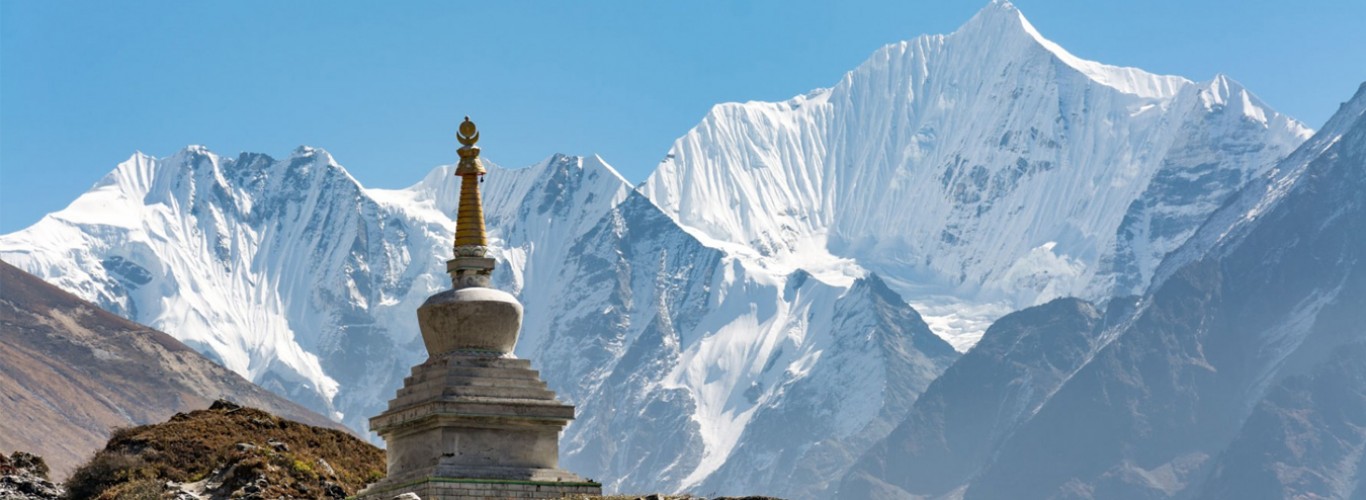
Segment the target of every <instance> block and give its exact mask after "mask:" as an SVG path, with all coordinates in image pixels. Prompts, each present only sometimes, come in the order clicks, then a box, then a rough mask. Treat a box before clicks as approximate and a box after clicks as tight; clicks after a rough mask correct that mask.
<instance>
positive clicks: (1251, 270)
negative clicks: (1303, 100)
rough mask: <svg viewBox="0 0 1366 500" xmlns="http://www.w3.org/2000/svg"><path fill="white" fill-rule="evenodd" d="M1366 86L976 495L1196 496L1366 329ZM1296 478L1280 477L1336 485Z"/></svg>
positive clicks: (1207, 231)
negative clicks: (1295, 387)
mask: <svg viewBox="0 0 1366 500" xmlns="http://www.w3.org/2000/svg"><path fill="white" fill-rule="evenodd" d="M1363 90H1364V91H1363V92H1359V93H1358V95H1357V97H1356V98H1355V99H1354V100H1353V102H1352V103H1349V104H1348V105H1346V106H1345V107H1344V109H1343V110H1342V111H1341V112H1340V113H1339V115H1338V116H1337V117H1335V118H1334V119H1333V120H1332V121H1330V122H1329V124H1328V125H1327V126H1326V127H1325V130H1324V131H1323V132H1321V133H1320V134H1319V136H1316V137H1315V138H1314V139H1311V140H1310V142H1309V143H1307V144H1306V146H1305V148H1304V149H1302V150H1301V151H1300V152H1297V153H1296V154H1295V155H1292V156H1291V157H1290V158H1289V159H1287V160H1286V161H1285V162H1283V163H1282V164H1281V165H1280V166H1279V167H1278V169H1277V170H1276V171H1273V174H1272V178H1271V181H1270V182H1267V183H1265V184H1264V185H1262V186H1254V188H1256V187H1260V188H1262V189H1263V190H1262V191H1260V192H1259V191H1257V190H1255V189H1250V190H1248V191H1244V192H1243V193H1241V194H1240V197H1241V199H1235V200H1234V201H1233V202H1231V203H1230V205H1228V206H1226V207H1225V208H1224V209H1222V210H1221V212H1220V213H1216V214H1215V216H1214V218H1213V219H1211V222H1207V223H1206V225H1205V227H1204V228H1203V229H1202V230H1201V233H1200V234H1197V235H1196V236H1195V238H1194V240H1195V241H1196V242H1197V243H1196V245H1199V244H1201V243H1200V242H1205V241H1213V242H1214V243H1213V244H1210V245H1208V247H1207V248H1208V251H1206V252H1204V254H1203V255H1201V256H1199V257H1198V258H1195V259H1194V260H1192V261H1191V262H1190V263H1188V264H1184V265H1182V266H1180V267H1179V268H1177V270H1176V271H1174V272H1172V273H1170V275H1169V277H1168V278H1167V279H1166V280H1165V282H1162V283H1160V284H1159V285H1158V286H1156V287H1155V288H1154V290H1153V291H1152V292H1150V294H1149V296H1148V297H1147V298H1146V299H1145V300H1144V301H1143V304H1142V305H1141V306H1140V308H1141V309H1140V312H1139V313H1138V314H1137V316H1136V317H1135V319H1134V320H1133V322H1132V323H1131V324H1129V325H1128V326H1127V327H1126V328H1124V329H1123V330H1121V331H1120V332H1118V335H1117V337H1116V338H1115V340H1114V341H1113V342H1111V343H1109V344H1108V345H1107V346H1105V347H1104V348H1103V349H1102V350H1101V351H1100V352H1099V353H1098V354H1097V355H1096V357H1095V359H1094V360H1092V361H1091V362H1090V363H1089V364H1087V365H1086V366H1085V367H1084V368H1082V369H1081V370H1080V371H1079V372H1078V373H1077V375H1075V376H1074V377H1072V379H1071V380H1069V381H1067V383H1065V384H1064V385H1063V386H1062V387H1061V388H1060V389H1059V391H1058V392H1057V394H1056V395H1055V396H1053V398H1052V399H1051V400H1050V401H1049V402H1048V403H1046V404H1045V405H1044V406H1043V407H1042V408H1041V409H1040V411H1039V412H1038V414H1037V415H1035V416H1034V418H1032V419H1031V420H1030V421H1029V422H1028V423H1026V424H1025V425H1023V426H1022V427H1021V429H1020V430H1019V431H1018V432H1017V433H1016V434H1015V436H1014V437H1013V438H1012V439H1010V440H1009V441H1007V442H1006V443H1004V444H1003V445H1002V446H1001V447H1000V449H999V452H998V454H997V455H996V458H995V460H994V462H993V463H992V464H991V465H990V466H988V467H987V468H986V469H985V470H984V472H983V473H982V474H981V475H980V476H979V478H978V479H977V480H976V481H975V482H974V483H973V484H972V486H971V487H970V488H969V489H968V490H967V491H966V498H1001V497H1003V496H1013V497H1015V498H1047V497H1094V498H1169V497H1183V496H1189V495H1192V494H1194V493H1195V492H1198V491H1200V487H1201V485H1202V483H1204V481H1205V478H1206V477H1208V476H1209V474H1210V473H1211V472H1212V471H1214V470H1215V463H1216V459H1217V457H1218V456H1219V455H1220V454H1221V453H1223V452H1224V450H1226V449H1228V448H1229V446H1230V445H1231V444H1232V443H1233V442H1234V440H1235V439H1236V438H1237V436H1238V433H1239V429H1240V428H1241V427H1243V425H1244V422H1246V421H1247V420H1248V418H1249V416H1250V415H1251V414H1252V411H1253V409H1254V408H1257V407H1258V404H1259V401H1261V400H1262V399H1263V397H1264V396H1265V395H1266V394H1267V389H1268V387H1270V386H1271V385H1272V384H1274V383H1276V382H1277V381H1278V380H1280V379H1283V378H1285V377H1287V376H1290V375H1293V374H1295V373H1297V372H1303V371H1304V370H1306V369H1310V367H1314V366H1318V365H1320V364H1322V363H1324V359H1325V356H1326V355H1327V354H1328V353H1329V352H1331V351H1332V350H1333V349H1334V348H1335V346H1339V345H1342V344H1344V343H1345V342H1349V341H1352V340H1356V339H1362V338H1366V329H1364V328H1363V326H1362V325H1366V308H1362V307H1360V306H1361V304H1366V269H1363V267H1362V265H1363V264H1364V263H1366V168H1363V165H1366V121H1364V120H1363V109H1366V88H1364V89H1363ZM1307 153H1313V154H1307ZM1224 221H1232V222H1229V223H1227V225H1224V224H1225V222H1224ZM1357 389H1360V387H1357ZM1273 396H1274V394H1273ZM1273 404H1274V403H1273ZM1267 453H1272V454H1274V451H1271V450H1267ZM1226 470H1227V469H1226ZM1320 472H1322V473H1326V474H1330V475H1332V476H1334V477H1337V478H1339V479H1343V478H1347V477H1355V472H1354V468H1353V471H1351V472H1352V475H1351V476H1343V475H1342V473H1341V472H1335V471H1328V470H1322V471H1320ZM1247 479H1248V478H1243V477H1240V478H1237V479H1236V480H1237V481H1244V480H1247ZM1306 486H1307V485H1306ZM1296 487H1297V486H1296V484H1295V483H1293V482H1292V483H1291V484H1282V485H1281V488H1277V489H1282V488H1289V489H1290V492H1289V493H1288V494H1289V496H1296V495H1311V496H1312V495H1324V496H1328V497H1333V496H1335V495H1333V494H1332V492H1330V491H1313V490H1312V489H1310V490H1295V488H1296Z"/></svg>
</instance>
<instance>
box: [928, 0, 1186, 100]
mask: <svg viewBox="0 0 1366 500" xmlns="http://www.w3.org/2000/svg"><path fill="white" fill-rule="evenodd" d="M951 36H952V37H953V38H956V39H965V40H969V41H977V40H982V41H987V42H989V43H991V42H994V43H995V44H996V45H997V46H998V47H999V48H1005V47H1009V46H1013V45H1016V44H1020V43H1032V44H1034V45H1035V46H1037V47H1039V48H1042V49H1044V50H1046V51H1048V53H1050V54H1051V55H1052V57H1053V58H1055V59H1056V60H1057V61H1058V62H1060V63H1062V64H1064V65H1066V66H1068V67H1071V68H1073V69H1075V70H1077V71H1079V72H1081V73H1082V74H1084V75H1086V76H1087V77H1088V78H1090V79H1091V80H1094V81H1096V82H1097V83H1100V84H1102V85H1105V86H1107V87H1111V88H1114V89H1116V90H1119V91H1121V92H1124V93H1126V94H1134V95H1137V96H1140V97H1146V98H1166V97H1171V96H1173V95H1175V94H1176V93H1177V91H1179V90H1180V88H1181V87H1182V86H1184V85H1186V84H1189V83H1191V82H1190V80H1187V79H1185V78H1182V77H1179V76H1168V75H1155V74H1152V73H1148V72H1146V71H1143V70H1141V69H1138V68H1129V67H1120V66H1110V65H1108V64H1101V63H1098V62H1095V61H1089V60H1086V59H1082V58H1080V57H1077V56H1076V55H1073V54H1072V53H1071V52H1068V51H1067V49H1064V48H1062V46H1061V45H1058V44H1057V43H1054V42H1053V41H1052V40H1049V39H1047V38H1045V37H1044V36H1043V34H1041V33H1039V30H1038V29H1036V28H1035V27H1034V25H1033V24H1031V23H1030V22H1029V19H1027V18H1026V17H1025V16H1024V13H1022V12H1020V10H1019V9H1018V8H1016V7H1015V5H1014V4H1012V3H1010V2H1009V1H1006V0H992V2H991V3H989V4H987V6H986V7H983V8H982V10H980V11H978V12H977V14H976V15H974V16H972V19H969V20H968V22H966V23H964V24H963V26H962V27H960V28H958V31H955V32H954V33H953V35H951Z"/></svg>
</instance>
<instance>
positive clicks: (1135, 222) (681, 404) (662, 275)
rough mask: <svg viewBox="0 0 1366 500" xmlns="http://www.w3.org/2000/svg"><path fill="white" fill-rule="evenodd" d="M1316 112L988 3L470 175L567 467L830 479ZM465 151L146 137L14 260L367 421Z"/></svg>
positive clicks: (1149, 246) (411, 321) (810, 484)
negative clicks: (530, 160)
mask: <svg viewBox="0 0 1366 500" xmlns="http://www.w3.org/2000/svg"><path fill="white" fill-rule="evenodd" d="M1307 136H1308V130H1307V129H1305V128H1304V127H1303V126H1301V125H1300V124H1298V123H1296V122H1294V121H1293V120H1290V119H1288V118H1286V117H1284V116H1281V115H1279V114H1277V113H1275V112H1274V111H1271V110H1270V109H1268V108H1267V107H1266V106H1265V105H1263V104H1261V103H1260V102H1259V101H1257V100H1256V98H1255V97H1253V96H1252V95H1251V94H1250V93H1249V92H1247V91H1246V90H1244V89H1242V88H1241V87H1240V86H1238V85H1237V84H1236V83H1234V82H1232V81H1231V80H1228V79H1227V78H1224V77H1216V78H1215V79H1213V80H1212V81H1210V82H1207V83H1194V82H1190V81H1188V80H1185V79H1182V78H1178V77H1169V76H1155V75H1149V74H1147V73H1144V72H1142V71H1139V70H1136V69H1131V68H1116V67H1111V66H1105V65H1101V64H1098V63H1093V62H1088V61H1083V60H1080V59H1078V58H1076V57H1074V56H1071V55H1070V54H1068V53H1067V52H1066V51H1064V50H1063V49H1061V48H1059V47H1057V46H1056V45H1055V44H1052V43H1051V42H1048V41H1047V40H1045V39H1043V38H1042V37H1041V36H1040V35H1039V34H1038V33H1037V32H1036V31H1035V30H1034V29H1033V28H1032V27H1031V26H1030V25H1029V23H1028V22H1027V21H1025V20H1024V18H1023V17H1022V16H1021V15H1020V14H1019V12H1018V11H1017V10H1016V9H1015V8H1014V7H1013V6H1011V5H1010V4H1009V3H993V4H991V5H990V6H988V7H987V8H986V9H984V10H983V11H982V12H981V13H979V14H978V15H977V16H976V17H974V18H973V19H972V20H971V21H969V22H968V23H967V24H966V25H964V26H963V27H962V28H961V29H959V30H958V31H957V32H955V33H953V34H951V35H946V36H925V37H920V38H918V39H916V40H913V41H910V42H903V43H898V44H892V45H889V46H887V47H884V48H883V49H881V50H879V51H878V52H876V53H875V54H873V56H872V57H871V58H870V59H869V60H868V61H867V62H866V63H864V64H863V65H861V66H860V67H859V68H857V69H855V70H854V71H852V72H850V73H849V74H847V75H845V77H844V78H843V79H842V80H840V81H839V83H838V84H836V85H835V86H834V87H833V88H830V89H825V90H819V91H815V92H812V93H810V94H808V95H805V96H800V97H797V98H794V99H792V100H790V101H787V102H783V103H746V104H726V105H720V106H717V107H716V108H715V109H714V110H713V111H712V113H710V114H709V115H708V116H707V117H706V118H705V119H704V120H703V122H702V123H701V124H699V125H698V126H697V127H696V128H695V129H693V130H692V131H690V132H689V133H688V134H687V135H686V136H684V137H682V138H680V139H679V140H678V141H677V142H676V143H675V144H674V146H673V149H672V150H671V151H670V153H669V155H668V157H667V158H666V159H665V161H664V162H662V163H661V164H660V166H659V168H658V170H657V171H656V172H655V173H654V174H653V175H651V176H650V177H649V179H648V180H647V181H646V182H645V183H644V184H642V185H640V186H636V187H634V188H633V186H631V185H630V184H629V183H628V182H627V181H626V180H624V179H623V178H622V177H621V176H620V175H619V174H617V173H616V171H614V170H613V169H612V168H611V167H610V166H609V165H607V164H606V163H605V162H604V161H602V160H601V159H600V158H578V157H568V156H561V155H556V156H554V157H551V158H549V159H547V160H546V161H543V162H541V163H538V164H536V165H532V166H530V167H527V168H523V169H503V168H499V167H497V166H493V165H490V172H489V174H488V175H487V177H486V180H487V182H485V183H484V184H483V187H482V190H483V192H484V205H485V206H484V209H485V217H486V219H487V224H488V226H489V230H490V237H491V243H492V246H493V247H494V249H495V250H494V253H495V256H496V257H497V258H498V260H499V262H500V263H499V267H498V268H497V271H496V273H495V276H494V280H495V283H496V285H497V286H499V287H502V288H504V289H507V290H509V291H512V292H513V293H516V294H517V296H518V298H519V299H520V300H521V301H522V303H523V304H524V305H525V308H526V317H525V320H524V324H523V332H522V336H521V338H520V341H519V343H518V346H517V351H516V352H517V355H519V356H522V357H526V358H530V359H532V360H533V361H534V363H535V364H536V367H537V368H538V369H540V370H541V371H542V373H543V374H544V375H545V378H546V379H547V381H548V382H549V383H550V384H551V386H552V388H553V389H554V390H556V391H557V392H558V393H559V395H560V396H561V397H562V398H563V399H565V400H567V401H568V402H570V403H573V404H575V405H577V406H578V410H579V415H578V419H577V420H576V421H575V422H574V423H573V424H572V425H571V426H570V427H569V428H568V429H567V430H566V432H565V435H564V436H563V439H562V447H561V449H562V451H563V454H564V457H563V463H564V465H565V466H566V467H567V468H569V469H571V470H574V471H575V472H578V473H580V474H583V475H585V476H588V477H592V478H595V479H598V480H601V481H603V482H604V484H605V485H606V486H607V488H608V489H609V490H616V491H680V490H693V491H696V492H699V493H708V494H710V493H721V494H746V493H755V492H763V493H767V494H774V495H778V496H783V497H789V498H819V497H826V496H828V495H830V494H833V489H834V487H835V486H837V483H838V481H839V480H840V478H841V477H843V476H844V473H845V471H846V469H848V468H849V467H850V466H851V465H852V464H853V463H854V462H855V461H856V460H857V458H858V457H859V456H861V455H863V454H864V452H865V451H866V450H867V449H868V448H869V447H870V446H873V444H874V443H877V442H878V441H880V440H881V439H882V438H883V437H885V436H886V435H887V434H888V433H890V432H892V431H893V429H894V428H895V427H896V426H897V424H898V423H900V422H902V421H903V420H904V419H905V417H906V415H907V413H908V412H909V411H911V408H912V405H913V404H914V402H915V401H916V398H917V397H918V396H919V395H920V393H921V392H922V391H924V390H925V389H926V388H927V387H929V385H930V383H931V381H932V380H934V379H935V378H936V377H938V376H939V374H940V373H941V372H943V371H944V370H945V369H946V368H947V367H948V366H949V365H950V363H952V362H953V361H954V360H955V359H956V358H957V357H958V354H957V352H955V351H954V347H957V348H958V349H959V350H962V349H966V348H967V347H969V346H971V345H972V344H973V343H974V342H975V341H976V338H977V335H978V333H975V332H980V331H982V330H984V329H985V324H986V323H987V322H988V321H989V320H991V319H994V318H995V317H997V316H1000V315H1002V314H1004V313H1005V312H1008V311H1009V310H1012V309H1014V308H1016V307H1018V306H1024V305H1032V304H1034V303H1037V302H1042V301H1045V300H1047V299H1049V298H1052V297H1056V296H1060V295H1069V294H1075V295H1082V296H1084V297H1089V298H1093V299H1100V300H1104V299H1107V298H1108V297H1110V296H1111V294H1118V293H1137V292H1141V291H1143V290H1144V289H1145V288H1146V287H1147V284H1148V283H1149V282H1150V281H1152V277H1153V276H1165V274H1163V271H1160V270H1158V263H1159V262H1161V261H1162V259H1163V256H1165V255H1167V253H1168V252H1169V251H1171V250H1173V249H1176V248H1177V247H1179V246H1180V245H1182V244H1183V243H1185V242H1186V241H1187V239H1188V238H1189V237H1190V235H1191V234H1193V233H1194V232H1195V231H1196V228H1197V227H1199V226H1200V223H1201V221H1203V220H1204V219H1205V217H1206V216H1207V215H1209V214H1210V213H1211V212H1213V211H1214V210H1215V209H1216V208H1217V207H1219V206H1220V205H1221V204H1223V203H1224V202H1225V201H1226V198H1228V196H1229V195H1230V194H1231V193H1233V192H1235V191H1236V190H1237V189H1238V188H1240V187H1242V186H1244V185H1245V184H1247V183H1248V182H1249V180H1250V179H1253V178H1254V177H1256V176H1259V175H1262V174H1263V173H1264V172H1266V171H1267V169H1268V168H1269V166H1270V165H1272V164H1273V163H1274V162H1275V161H1276V160H1278V159H1280V158H1281V157H1283V156H1284V155H1286V154H1287V153H1288V152H1289V151H1290V150H1291V149H1293V148H1294V147H1295V146H1296V145H1298V144H1299V143H1300V142H1302V141H1303V140H1304V139H1305V138H1306V137H1307ZM493 153H494V155H495V156H496V152H493ZM451 174H452V172H451V167H441V168H437V169H435V170H433V171H432V172H431V173H430V174H429V175H428V176H426V177H425V178H424V179H422V180H421V181H419V182H418V183H416V184H414V185H412V186H410V187H408V188H405V189H390V190H381V189H366V188H364V187H363V186H362V185H361V184H360V183H358V182H357V181H356V180H355V179H353V178H352V177H351V176H350V175H349V174H347V173H346V171H345V169H343V168H342V167H341V166H340V165H339V164H338V163H337V162H336V161H335V160H333V159H332V157H331V156H330V155H328V154H327V153H326V152H325V151H323V150H320V149H313V148H307V147H301V148H300V149H298V150H296V151H295V152H294V153H293V154H291V155H290V156H289V157H288V158H285V159H282V160H277V159H273V158H270V157H268V156H265V155H260V154H242V155H240V156H238V157H236V158H225V157H220V156H218V155H216V154H214V153H212V152H210V151H208V150H207V149H205V148H202V147H191V148H187V149H186V150H184V151H181V152H179V153H177V154H175V155H173V156H171V157H166V158H154V157H151V156H148V155H143V154H137V155H134V156H133V157H132V158H130V159H129V160H128V161H126V162H124V163H122V164H119V166H118V167H117V168H116V169H115V170H114V171H113V172H111V173H110V174H109V175H108V176H106V177H105V178H104V179H103V180H101V181H100V182H99V183H98V184H97V185H96V186H95V187H94V188H92V189H91V190H90V191H89V192H87V193H85V194H84V195H82V196H81V197H79V198H78V199H77V200H76V201H74V202H73V203H72V204H71V205H70V206H69V207H67V208H66V209H64V210H62V211H59V212H56V213H53V214H50V215H49V216H47V217H45V218H44V219H43V220H41V221H40V222H38V223H37V224H35V225H33V226H31V227H29V228H26V229H24V230H22V231H19V232H16V233H13V234H9V235H4V236H0V259H4V260H6V261H8V262H11V263H13V264H14V265H16V266H18V267H20V268H22V269H24V270H27V271H29V272H31V273H33V274H35V275H38V276H40V277H42V278H43V279H45V280H47V281H49V282H52V283H54V284H57V285H58V286H61V287H62V288H65V289H67V290H69V291H72V292H73V293H75V294H77V295H79V296H81V297H83V298H86V299H89V300H91V301H93V302H96V303H98V304H100V305H101V306H102V307H105V308H107V309H109V310H111V311H114V312H116V313H118V314H121V315H123V316H126V317H128V318H130V319H133V320H136V321H139V322H142V323H145V324H149V325H152V326H154V327H156V328H158V329H161V330H163V331H166V332H168V333H170V334H172V335H175V336H177V337H178V338H180V339H182V340H183V341H185V342H186V343H187V344H188V345H190V346H192V347H194V348H195V349H197V350H200V351H201V352H204V353H206V354H208V355H209V356H211V357H214V358H215V359H217V360H219V361H220V362H222V363H223V364H224V365H226V366H228V367H229V368H232V369H233V370H235V371H237V372H238V373H241V374H243V375H244V376H247V377H248V378H250V379H252V380H253V381H256V382H258V383H261V384H263V385H265V386H266V387H268V388H270V389H272V390H274V391H276V392H279V393H281V394H286V395H288V396H290V397H291V398H293V399H294V400H295V401H299V402H301V403H304V404H306V405H308V406H310V407H311V408H314V409H319V410H322V411H326V412H328V413H329V414H331V415H333V416H335V417H337V418H340V419H342V420H343V421H344V422H345V423H347V425H349V426H351V427H353V428H356V429H364V428H365V425H366V419H367V418H368V417H369V416H371V415H374V414H377V413H378V412H379V411H380V410H381V409H382V407H383V405H384V404H385V402H386V401H387V400H388V399H389V398H390V397H392V396H393V393H394V390H395V389H396V388H397V387H398V386H399V385H400V382H401V381H402V377H403V376H404V375H405V374H406V373H407V370H408V368H409V366H411V365H413V364H415V363H417V362H419V361H420V360H421V359H422V358H423V357H424V356H425V353H424V352H423V350H422V344H421V342H420V341H419V338H418V335H417V332H418V329H417V325H416V315H415V313H414V311H415V310H416V308H417V306H418V305H419V304H420V303H421V302H422V301H423V300H425V298H426V297H427V296H428V295H430V294H432V293H435V292H437V291H439V290H441V289H444V288H446V287H447V286H448V279H447V277H446V275H445V273H444V260H445V259H446V258H448V257H449V255H450V254H451V248H450V246H451V242H452V235H451V233H452V230H453V228H454V223H453V222H452V221H453V218H454V216H455V202H456V200H457V196H456V192H457V188H458V182H459V181H458V179H456V178H455V177H454V176H453V175H451ZM1200 241H1203V240H1200ZM1188 248H1189V246H1188ZM1194 255H1196V256H1195V257H1189V258H1190V259H1194V258H1198V256H1199V254H1194ZM1172 259H1176V257H1173V258H1172ZM1169 262H1175V261H1174V260H1171V259H1169ZM1164 269H1165V268H1164ZM884 280H885V281H884ZM898 293H899V294H900V295H898ZM903 297H904V298H910V299H912V302H914V303H916V304H920V305H924V306H926V307H931V308H933V309H934V310H933V311H931V312H932V313H933V314H926V315H925V316H924V317H922V316H921V314H919V313H918V312H917V310H916V309H920V307H919V306H917V308H916V309H913V308H911V307H910V306H908V305H907V304H906V301H905V300H904V299H903ZM932 330H933V331H932ZM936 333H937V334H939V335H940V336H944V337H947V338H948V339H949V340H951V341H952V342H953V345H952V346H951V345H950V344H949V343H946V342H945V341H944V340H941V338H940V337H939V336H936V335H935V334H936ZM1073 361H1077V360H1069V362H1073ZM1031 401H1033V400H1031Z"/></svg>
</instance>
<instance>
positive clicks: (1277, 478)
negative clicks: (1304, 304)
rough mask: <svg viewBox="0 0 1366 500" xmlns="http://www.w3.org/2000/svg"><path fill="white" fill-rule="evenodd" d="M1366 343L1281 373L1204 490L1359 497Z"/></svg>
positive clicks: (1255, 495) (1253, 495)
mask: <svg viewBox="0 0 1366 500" xmlns="http://www.w3.org/2000/svg"><path fill="white" fill-rule="evenodd" d="M1364 449H1366V343H1362V342H1358V343H1354V344H1351V345H1349V346H1345V347H1343V348H1340V349H1339V350H1337V351H1336V352H1335V353H1333V355H1332V356H1331V357H1330V358H1329V359H1328V360H1327V361H1326V362H1324V363H1323V364H1322V365H1320V366H1319V367H1317V368H1316V369H1315V370H1314V371H1313V372H1312V373H1307V374H1303V375H1296V376H1292V377H1288V378H1286V379H1285V380H1282V381H1281V382H1280V383H1279V384H1277V385H1276V387H1274V388H1272V389H1271V391H1270V392H1269V393H1268V394H1267V396H1266V398H1265V399H1263V400H1262V401H1261V403H1259V404H1258V405H1257V408H1256V409H1255V410H1253V412H1252V416H1251V417H1249V418H1248V419H1247V423H1245V424H1243V428H1242V429H1241V430H1240V431H1239V432H1238V435H1237V437H1236V438H1235V439H1234V441H1233V444H1232V445H1230V446H1229V447H1228V449H1227V450H1225V451H1224V452H1223V453H1222V454H1221V455H1220V456H1219V458H1218V460H1217V461H1216V462H1215V465H1214V468H1213V473H1212V474H1211V476H1210V478H1209V480H1208V481H1207V482H1206V483H1205V486H1204V488H1203V490H1202V492H1201V494H1200V495H1199V498H1209V499H1218V498H1243V499H1249V500H1251V499H1260V498H1266V499H1274V498H1296V497H1301V498H1302V497H1306V496H1307V495H1311V494H1312V495H1318V496H1319V497H1322V498H1361V497H1362V496H1363V495H1366V489H1363V483H1361V482H1359V481H1355V480H1354V478H1356V477H1360V473H1361V472H1363V467H1366V463H1363V460H1364V459H1366V455H1363V453H1362V451H1363V450H1364Z"/></svg>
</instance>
